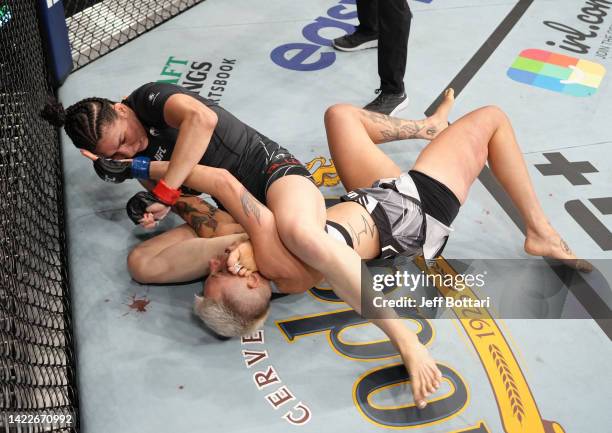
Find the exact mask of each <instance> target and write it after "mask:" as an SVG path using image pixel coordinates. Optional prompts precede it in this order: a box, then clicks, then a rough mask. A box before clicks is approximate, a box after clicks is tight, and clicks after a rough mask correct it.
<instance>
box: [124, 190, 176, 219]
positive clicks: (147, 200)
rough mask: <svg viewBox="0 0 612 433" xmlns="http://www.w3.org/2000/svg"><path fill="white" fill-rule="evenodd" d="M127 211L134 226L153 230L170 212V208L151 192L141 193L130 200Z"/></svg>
mask: <svg viewBox="0 0 612 433" xmlns="http://www.w3.org/2000/svg"><path fill="white" fill-rule="evenodd" d="M125 210H126V212H127V214H128V216H129V217H130V219H131V220H132V222H133V223H134V224H142V225H143V227H145V228H152V227H155V225H157V221H159V220H161V219H163V218H164V217H165V216H166V215H168V212H169V211H170V206H166V205H165V204H163V203H161V202H160V201H159V200H158V199H157V198H156V197H155V196H154V195H153V194H151V193H150V192H144V191H141V192H139V193H136V194H135V195H134V196H133V197H132V198H131V199H129V200H128V202H127V205H126V207H125Z"/></svg>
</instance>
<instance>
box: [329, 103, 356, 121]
mask: <svg viewBox="0 0 612 433" xmlns="http://www.w3.org/2000/svg"><path fill="white" fill-rule="evenodd" d="M356 111H357V107H355V106H353V105H349V104H334V105H332V106H331V107H329V108H328V109H327V110H325V116H324V120H325V125H331V124H332V123H334V122H336V121H338V119H342V118H345V117H347V116H353V115H354V114H355V113H356Z"/></svg>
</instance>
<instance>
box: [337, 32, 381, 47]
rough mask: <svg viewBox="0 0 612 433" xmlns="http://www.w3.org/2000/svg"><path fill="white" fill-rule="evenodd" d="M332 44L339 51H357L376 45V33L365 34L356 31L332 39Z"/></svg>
mask: <svg viewBox="0 0 612 433" xmlns="http://www.w3.org/2000/svg"><path fill="white" fill-rule="evenodd" d="M332 46H333V47H334V48H335V49H337V50H340V51H358V50H365V49H366V48H376V47H377V46H378V35H367V34H364V33H363V32H359V31H356V32H355V33H351V34H350V35H346V36H342V37H341V38H336V39H334V42H333V43H332Z"/></svg>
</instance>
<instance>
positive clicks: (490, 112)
mask: <svg viewBox="0 0 612 433" xmlns="http://www.w3.org/2000/svg"><path fill="white" fill-rule="evenodd" d="M481 110H482V111H483V113H484V114H485V115H486V117H487V118H488V119H490V120H491V121H492V122H493V123H495V124H499V123H500V122H501V121H505V120H507V119H508V116H506V113H505V112H504V110H502V109H501V108H499V107H498V106H497V105H487V106H485V107H483V108H481Z"/></svg>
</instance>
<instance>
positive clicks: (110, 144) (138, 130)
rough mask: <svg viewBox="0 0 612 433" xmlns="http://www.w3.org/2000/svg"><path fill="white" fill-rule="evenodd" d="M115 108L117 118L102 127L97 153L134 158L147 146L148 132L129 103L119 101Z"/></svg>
mask: <svg viewBox="0 0 612 433" xmlns="http://www.w3.org/2000/svg"><path fill="white" fill-rule="evenodd" d="M113 108H114V110H115V112H116V113H117V118H116V119H115V120H114V122H112V123H110V124H107V125H104V126H103V127H102V131H101V133H102V138H100V139H99V140H98V143H96V153H97V154H98V155H101V156H104V157H106V158H111V159H128V158H132V157H133V156H134V155H136V154H137V153H138V152H142V151H143V150H145V149H146V148H147V146H148V144H149V139H148V137H147V133H146V131H145V129H144V127H143V126H142V123H140V121H139V120H138V118H137V117H136V114H135V113H134V111H133V110H132V109H131V108H129V107H128V106H127V105H124V104H121V103H117V104H115V105H114V106H113Z"/></svg>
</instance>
